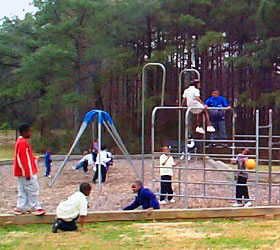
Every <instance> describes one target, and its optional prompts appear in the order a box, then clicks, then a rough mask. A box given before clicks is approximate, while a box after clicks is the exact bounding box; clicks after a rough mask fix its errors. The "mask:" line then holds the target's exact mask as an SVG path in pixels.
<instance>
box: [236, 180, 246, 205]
mask: <svg viewBox="0 0 280 250" xmlns="http://www.w3.org/2000/svg"><path fill="white" fill-rule="evenodd" d="M247 179H248V178H245V177H242V176H238V178H237V184H247ZM242 196H244V199H249V193H248V187H247V186H236V200H237V202H239V203H241V202H242ZM247 201H248V200H247ZM247 201H246V202H247Z"/></svg>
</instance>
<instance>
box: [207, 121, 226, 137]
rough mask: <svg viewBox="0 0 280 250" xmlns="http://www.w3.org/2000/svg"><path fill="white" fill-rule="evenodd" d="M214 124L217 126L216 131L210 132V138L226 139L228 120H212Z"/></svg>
mask: <svg viewBox="0 0 280 250" xmlns="http://www.w3.org/2000/svg"><path fill="white" fill-rule="evenodd" d="M211 122H212V126H213V127H214V128H215V132H214V133H210V140H217V139H220V140H226V139H227V131H226V122H225V120H220V121H211Z"/></svg>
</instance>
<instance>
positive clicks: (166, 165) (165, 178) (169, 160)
mask: <svg viewBox="0 0 280 250" xmlns="http://www.w3.org/2000/svg"><path fill="white" fill-rule="evenodd" d="M162 152H163V154H162V155H161V156H160V157H159V163H160V180H161V182H160V192H161V196H160V202H159V203H160V204H162V205H164V204H166V201H165V198H166V194H170V196H168V197H167V199H168V201H170V202H175V200H174V199H173V196H172V194H173V190H172V183H171V181H172V176H173V169H172V168H173V166H176V165H177V164H179V162H178V163H177V164H176V163H175V162H174V159H173V157H172V156H171V155H167V154H168V153H169V149H168V147H166V146H165V147H163V149H162Z"/></svg>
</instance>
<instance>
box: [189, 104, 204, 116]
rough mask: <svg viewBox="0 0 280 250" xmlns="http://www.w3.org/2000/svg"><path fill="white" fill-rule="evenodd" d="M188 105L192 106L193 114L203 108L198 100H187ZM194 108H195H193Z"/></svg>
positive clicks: (196, 113) (198, 112)
mask: <svg viewBox="0 0 280 250" xmlns="http://www.w3.org/2000/svg"><path fill="white" fill-rule="evenodd" d="M188 107H189V108H192V109H191V112H192V113H193V114H195V115H198V114H200V113H201V112H202V111H203V110H204V105H203V104H201V103H200V102H198V101H194V102H189V103H188ZM194 108H195V109H194Z"/></svg>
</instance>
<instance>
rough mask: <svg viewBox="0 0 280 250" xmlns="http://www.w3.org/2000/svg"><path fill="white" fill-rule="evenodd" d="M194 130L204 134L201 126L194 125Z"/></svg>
mask: <svg viewBox="0 0 280 250" xmlns="http://www.w3.org/2000/svg"><path fill="white" fill-rule="evenodd" d="M195 132H196V133H199V134H205V131H204V129H203V128H202V127H196V129H195Z"/></svg>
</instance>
